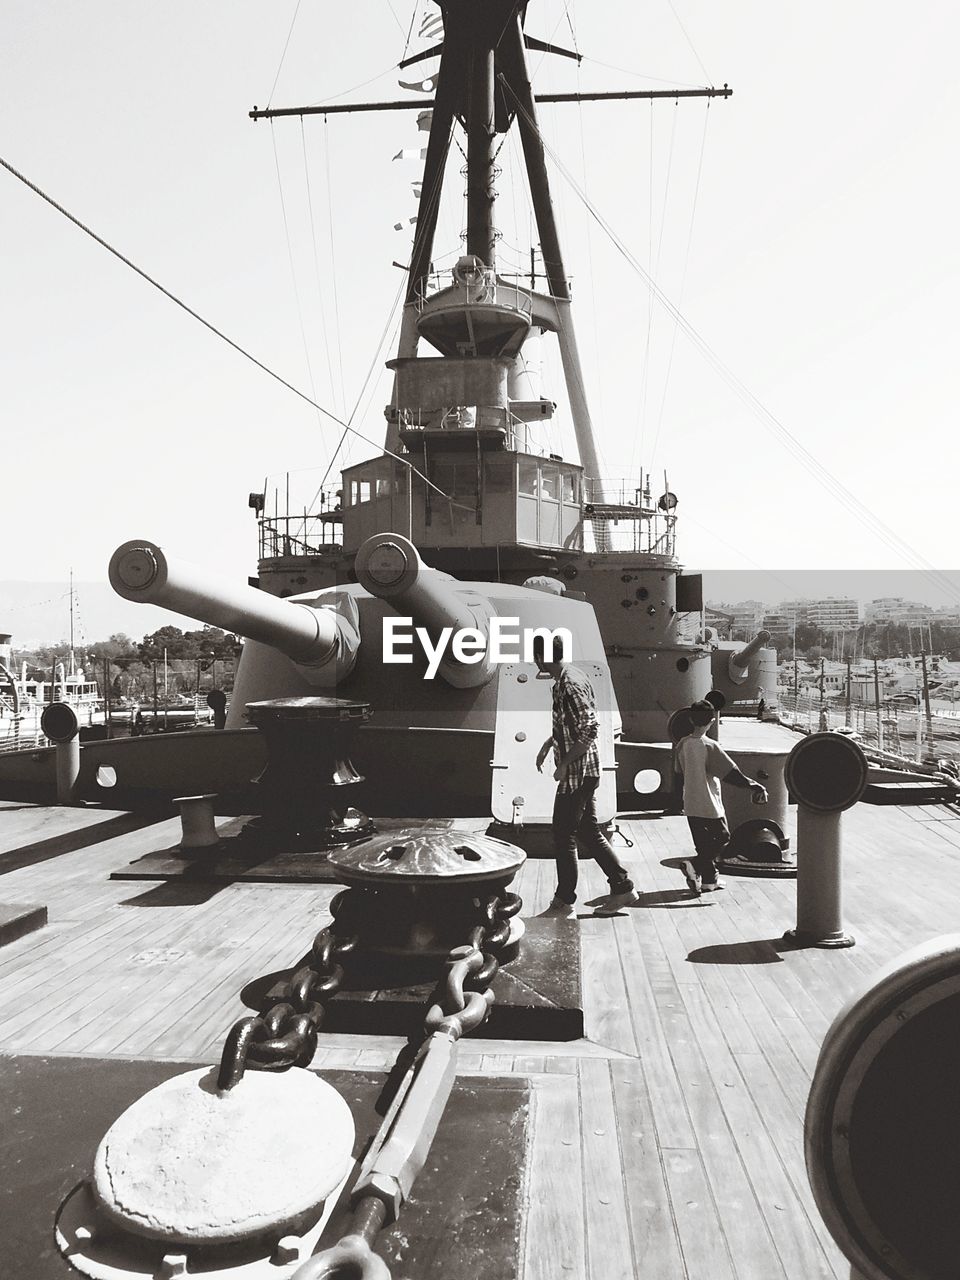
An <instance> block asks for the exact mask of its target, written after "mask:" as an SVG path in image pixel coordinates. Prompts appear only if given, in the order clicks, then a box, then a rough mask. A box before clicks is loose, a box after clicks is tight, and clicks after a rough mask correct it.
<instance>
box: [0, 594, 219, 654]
mask: <svg viewBox="0 0 960 1280" xmlns="http://www.w3.org/2000/svg"><path fill="white" fill-rule="evenodd" d="M73 591H74V597H73V631H74V639H75V642H76V645H77V647H79V646H80V645H82V644H93V643H95V642H96V641H97V640H106V639H107V638H108V637H109V636H112V635H114V634H115V633H116V632H118V631H122V632H124V633H125V634H126V635H128V636H130V638H131V639H133V640H141V639H142V638H143V637H144V636H145V635H147V634H148V633H149V632H151V631H156V630H157V628H158V627H162V626H169V625H172V626H179V627H181V628H183V629H185V630H187V629H190V628H191V627H192V626H194V625H199V624H191V623H187V622H185V621H184V620H182V619H180V618H179V617H178V615H177V614H173V613H170V612H169V610H167V609H157V608H154V606H153V605H148V604H133V603H132V602H131V601H129V600H124V599H122V598H121V597H120V596H118V595H117V593H116V592H115V591H114V590H113V588H112V587H111V586H110V584H109V583H106V582H75V583H74V584H73ZM0 631H2V632H7V633H9V634H10V635H12V636H13V646H14V648H18V649H19V648H28V647H30V646H31V645H36V644H60V643H62V642H69V639H70V584H69V583H68V582H0Z"/></svg>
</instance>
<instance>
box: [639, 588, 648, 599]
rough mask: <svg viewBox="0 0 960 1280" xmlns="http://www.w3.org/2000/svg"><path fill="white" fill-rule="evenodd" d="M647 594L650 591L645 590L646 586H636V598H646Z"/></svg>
mask: <svg viewBox="0 0 960 1280" xmlns="http://www.w3.org/2000/svg"><path fill="white" fill-rule="evenodd" d="M649 594H650V592H649V591H648V590H647V588H646V587H638V588H637V599H638V600H646V598H647V596H648V595H649Z"/></svg>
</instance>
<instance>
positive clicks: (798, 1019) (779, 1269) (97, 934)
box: [0, 802, 960, 1280]
mask: <svg viewBox="0 0 960 1280" xmlns="http://www.w3.org/2000/svg"><path fill="white" fill-rule="evenodd" d="M621 826H622V830H623V831H624V833H625V834H626V835H627V836H628V837H629V838H630V839H631V840H633V842H634V844H633V847H632V848H624V847H621V849H620V852H621V854H622V856H623V858H624V860H625V862H626V863H627V865H628V866H629V868H630V870H631V873H632V874H633V876H634V878H635V881H636V883H637V886H638V888H640V890H641V891H642V900H641V902H640V904H639V905H638V906H636V907H634V908H631V909H629V910H626V911H623V912H622V913H620V914H619V915H617V916H614V917H609V918H594V917H592V916H590V915H588V914H586V910H587V909H585V908H584V909H583V910H584V912H585V914H584V915H583V916H582V917H581V919H580V932H581V951H582V964H583V989H584V1010H585V1024H586V1035H585V1037H584V1038H583V1039H581V1040H578V1041H575V1042H571V1043H545V1042H517V1041H512V1042H508V1041H493V1040H488V1039H483V1038H474V1037H471V1038H470V1039H469V1040H468V1041H464V1042H463V1044H462V1046H461V1053H460V1060H459V1070H460V1072H461V1074H464V1075H482V1076H498V1077H500V1076H522V1077H525V1078H526V1079H527V1080H529V1088H530V1098H531V1106H530V1113H529V1127H528V1148H527V1156H526V1161H525V1168H524V1171H523V1177H524V1199H523V1215H522V1224H521V1227H522V1230H521V1262H520V1268H519V1274H520V1276H521V1277H522V1280H541V1277H542V1278H543V1280H547V1278H548V1277H549V1278H550V1280H553V1278H554V1277H555V1276H557V1275H558V1274H563V1275H569V1276H570V1277H590V1278H591V1280H620V1278H621V1277H622V1278H624V1280H626V1278H627V1277H631V1276H634V1275H640V1274H643V1275H652V1276H657V1277H659V1278H660V1280H674V1278H676V1280H682V1278H686V1280H701V1278H703V1280H706V1278H707V1277H709V1280H734V1278H736V1280H776V1278H777V1277H786V1278H788V1280H811V1278H812V1277H834V1276H835V1277H837V1280H847V1276H848V1274H849V1267H848V1264H847V1263H846V1262H845V1261H844V1259H843V1258H842V1256H841V1254H840V1253H839V1250H838V1249H837V1248H836V1246H835V1245H834V1243H833V1242H832V1240H831V1239H830V1237H829V1236H828V1234H827V1232H826V1229H825V1228H824V1227H823V1225H822V1223H821V1220H820V1217H819V1214H818V1213H817V1211H816V1209H815V1207H814V1204H813V1200H812V1196H811V1193H810V1190H809V1187H808V1183H807V1177H806V1172H805V1169H804V1163H803V1113H804V1106H805V1103H806V1097H807V1092H808V1087H809V1082H810V1077H811V1072H812V1070H813V1067H814V1064H815V1062H816V1058H817V1053H818V1050H819V1047H820V1044H821V1041H822V1039H823V1036H824V1033H825V1032H826V1030H827V1028H828V1026H829V1025H830V1022H831V1020H832V1019H833V1017H834V1015H835V1014H836V1012H837V1011H838V1009H839V1008H840V1007H841V1005H842V1004H843V1003H844V1001H845V1000H846V999H847V997H848V996H849V994H850V993H851V992H853V991H854V990H855V989H857V988H858V987H859V986H860V985H861V984H862V983H863V982H864V980H865V979H866V978H867V977H868V976H869V975H870V974H871V972H872V971H874V970H875V969H876V968H877V967H878V966H879V965H881V964H882V963H884V962H885V961H887V960H888V959H890V958H891V957H893V956H895V955H897V954H899V953H900V952H902V951H903V950H905V949H906V948H908V947H910V946H912V945H915V944H917V943H919V942H922V941H924V940H926V939H928V938H930V937H932V936H934V935H936V934H941V933H947V932H950V931H952V930H953V929H955V928H956V906H955V904H956V901H957V897H958V891H960V812H958V811H957V810H955V809H952V808H949V807H946V806H934V807H924V808H912V809H905V808H895V807H884V808H872V807H868V806H865V805H859V806H858V807H857V808H855V809H854V810H852V811H850V812H849V813H848V814H846V815H845V816H844V854H843V862H844V903H845V909H844V919H845V923H846V926H847V928H848V929H849V930H850V932H852V933H853V935H854V936H855V938H856V943H857V945H856V946H854V947H852V948H850V949H848V950H832V951H831V950H817V949H805V950H791V949H789V948H787V947H786V946H784V944H783V943H782V942H781V941H780V938H781V935H782V934H783V932H784V930H785V929H786V928H789V927H790V926H791V925H792V924H793V923H794V921H795V895H796V882H795V881H794V880H792V879H780V880H775V879H759V878H749V879H748V878H737V879H735V878H733V877H728V879H727V886H728V887H727V889H726V891H725V892H723V893H720V894H715V895H711V896H710V897H705V898H703V899H701V900H694V899H691V898H690V897H689V896H688V895H687V894H686V891H685V889H684V886H683V881H682V878H681V876H680V874H679V872H678V871H677V870H676V866H675V859H676V858H677V857H678V856H680V855H681V854H686V853H687V852H688V847H687V835H686V823H685V821H684V820H683V819H682V818H646V817H643V818H641V817H634V818H633V819H631V820H625V821H622V822H621ZM178 838H179V822H178V821H177V820H176V819H166V820H163V821H159V822H148V821H147V820H145V819H137V818H134V817H131V816H130V815H121V814H114V813H109V812H105V811H102V810H92V809H57V808H42V807H36V806H29V805H18V804H11V803H3V802H0V904H3V905H9V904H13V903H42V904H45V905H46V906H47V908H48V913H49V923H48V925H47V926H46V927H45V928H43V929H40V930H39V931H38V932H35V933H32V934H30V935H28V936H26V937H23V938H20V939H19V940H17V941H14V942H12V943H10V944H9V945H7V946H5V947H3V948H2V949H0V1028H2V1030H0V1054H4V1055H41V1056H44V1057H51V1056H58V1055H63V1056H69V1057H87V1056H89V1057H93V1058H99V1059H111V1058H122V1059H149V1060H176V1061H181V1062H183V1061H198V1062H214V1061H216V1060H217V1058H218V1057H219V1050H220V1046H221V1043H222V1040H223V1037H224V1035H225V1033H226V1032H227V1030H228V1028H229V1027H230V1026H231V1025H232V1023H233V1022H234V1021H235V1020H236V1019H237V1018H238V1017H240V1016H242V1015H243V1014H244V1013H245V1012H246V1010H245V1008H244V1006H243V1005H242V1004H241V1001H240V998H239V992H240V989H241V987H242V986H243V985H244V983H246V982H247V981H249V980H250V979H251V978H254V977H256V976H259V975H261V974H265V973H268V972H271V971H274V970H278V969H282V968H285V967H286V966H288V965H289V964H292V963H293V962H294V961H295V960H297V958H298V957H299V956H300V955H302V954H303V952H304V951H305V950H306V949H307V947H308V945H309V942H310V940H311V939H312V937H313V935H314V933H315V932H316V930H317V928H318V927H319V924H320V923H322V921H323V919H324V918H325V908H326V905H327V903H328V901H329V899H330V896H331V894H332V893H333V892H335V891H336V890H335V887H333V886H329V885H318V886H304V885H295V884H253V883H239V882H237V883H231V884H227V885H222V884H221V885H216V884H214V885H203V884H197V883H188V882H184V881H180V882H173V883H170V882H166V883H159V884H153V883H149V882H130V881H116V880H111V879H110V878H109V877H110V873H111V872H112V871H114V870H119V869H120V868H122V867H125V866H126V865H127V864H128V863H129V862H130V861H131V860H132V859H133V858H135V857H139V856H140V855H142V854H143V853H145V852H148V851H151V850H156V849H163V848H169V847H170V846H171V845H173V844H175V843H176V841H177V839H178ZM581 867H582V879H581V889H582V894H581V896H582V899H584V900H585V899H588V898H590V897H591V896H593V894H598V893H600V892H601V891H603V889H604V887H605V886H604V884H603V882H602V880H601V877H600V876H599V873H598V871H597V868H596V867H595V866H594V865H593V864H592V863H582V864H581ZM516 887H517V888H518V891H519V892H520V894H521V895H522V897H523V900H524V909H523V914H524V915H535V914H536V913H537V912H539V911H541V910H542V909H543V908H544V907H545V906H546V905H547V902H548V901H549V898H550V896H551V893H552V888H553V865H552V863H551V862H549V861H544V860H530V861H528V862H527V863H526V865H525V866H524V868H523V870H522V872H521V873H520V876H519V878H518V884H517V886H516ZM400 1045H401V1041H400V1040H399V1039H392V1038H389V1037H371V1036H346V1035H339V1036H321V1048H320V1049H319V1051H318V1053H317V1056H316V1059H315V1062H314V1065H315V1066H317V1067H321V1068H334V1067H336V1068H340V1069H345V1070H348V1071H358V1072H359V1071H366V1072H370V1071H383V1070H385V1069H387V1068H388V1067H389V1066H390V1065H391V1064H392V1063H393V1060H394V1058H395V1056H396V1053H397V1052H398V1050H399V1048H400ZM24 1194H29V1192H28V1190H27V1189H24Z"/></svg>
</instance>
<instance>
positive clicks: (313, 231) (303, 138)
mask: <svg viewBox="0 0 960 1280" xmlns="http://www.w3.org/2000/svg"><path fill="white" fill-rule="evenodd" d="M300 143H301V148H302V150H303V174H304V178H305V180H306V186H307V213H308V215H309V218H310V240H311V243H312V245H313V270H314V274H315V276H316V280H317V296H318V298H319V302H320V331H321V333H322V335H323V353H324V356H325V358H326V364H327V380H328V385H329V387H330V393H331V395H332V394H333V387H334V381H333V362H332V360H331V359H330V332H329V329H328V327H327V313H326V307H325V306H324V298H325V294H324V289H323V283H322V281H321V278H320V248H319V245H318V244H317V220H316V218H315V217H314V213H313V189H312V187H311V184H310V163H309V159H308V157H307V135H306V131H305V129H304V126H303V116H301V117H300Z"/></svg>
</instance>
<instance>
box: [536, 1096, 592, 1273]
mask: <svg viewBox="0 0 960 1280" xmlns="http://www.w3.org/2000/svg"><path fill="white" fill-rule="evenodd" d="M578 1083H579V1082H578V1079H577V1076H576V1074H574V1075H543V1076H538V1077H536V1080H535V1082H534V1085H533V1090H532V1096H531V1121H530V1139H529V1147H528V1152H527V1177H526V1186H525V1192H524V1204H525V1213H524V1233H523V1243H522V1246H521V1249H522V1252H521V1257H522V1266H521V1275H522V1276H523V1278H524V1280H556V1277H557V1276H558V1275H569V1276H570V1277H571V1280H583V1278H584V1277H585V1276H586V1230H585V1215H584V1206H583V1153H582V1150H581V1135H580V1105H579V1087H578Z"/></svg>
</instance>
